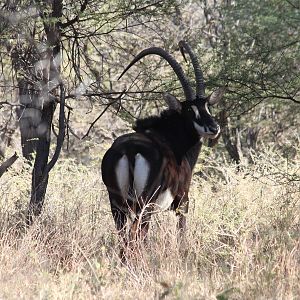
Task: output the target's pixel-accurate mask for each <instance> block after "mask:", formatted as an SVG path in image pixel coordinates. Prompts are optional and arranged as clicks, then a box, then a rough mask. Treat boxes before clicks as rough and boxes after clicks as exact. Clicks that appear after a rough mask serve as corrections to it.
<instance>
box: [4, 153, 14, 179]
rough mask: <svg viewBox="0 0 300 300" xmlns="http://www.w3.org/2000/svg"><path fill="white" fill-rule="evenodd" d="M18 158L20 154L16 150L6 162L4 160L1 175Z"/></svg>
mask: <svg viewBox="0 0 300 300" xmlns="http://www.w3.org/2000/svg"><path fill="white" fill-rule="evenodd" d="M17 159H18V155H17V153H16V152H15V154H14V155H13V156H12V157H10V158H9V159H7V160H6V161H5V162H3V163H2V164H1V165H0V177H1V176H2V175H3V174H4V173H5V172H6V171H7V170H8V168H10V167H11V166H12V164H13V163H14V162H15V161H16V160H17Z"/></svg>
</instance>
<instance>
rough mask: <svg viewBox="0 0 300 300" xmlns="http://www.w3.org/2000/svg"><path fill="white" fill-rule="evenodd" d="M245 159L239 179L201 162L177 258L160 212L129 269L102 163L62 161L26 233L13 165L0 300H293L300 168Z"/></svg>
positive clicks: (2, 220) (2, 187)
mask: <svg viewBox="0 0 300 300" xmlns="http://www.w3.org/2000/svg"><path fill="white" fill-rule="evenodd" d="M252 160H253V162H254V164H251V165H243V166H241V167H240V169H239V171H237V169H236V166H235V165H232V164H230V163H211V164H209V163H207V165H206V168H205V169H203V170H202V171H203V172H204V173H205V179H204V178H203V177H200V176H197V175H196V176H194V177H193V182H192V186H191V192H190V198H191V205H190V212H189V214H188V232H187V247H186V248H187V249H186V251H185V252H184V253H182V251H179V249H178V243H177V236H176V217H175V216H174V215H173V214H172V213H171V212H165V213H161V214H157V215H155V216H154V217H153V219H152V222H151V230H150V236H149V243H148V244H147V245H145V246H144V248H143V249H142V252H141V253H139V254H136V256H135V257H133V258H132V260H131V261H130V262H129V263H128V264H126V265H124V264H122V263H121V262H120V260H119V258H118V252H119V245H118V243H119V242H118V241H119V239H118V236H117V233H116V231H115V228H114V224H113V219H112V217H111V214H110V209H109V205H108V197H107V194H106V190H105V188H104V186H103V184H102V183H101V180H100V171H99V165H100V163H99V161H97V160H96V159H94V160H91V162H90V164H89V166H88V167H87V166H84V165H82V164H78V163H77V162H76V161H75V160H73V159H70V158H69V159H68V158H64V159H62V160H60V161H59V163H58V164H57V166H56V167H55V168H54V170H53V172H52V173H51V176H50V182H49V186H48V192H47V196H46V199H45V207H44V210H43V213H42V215H41V216H40V217H39V218H38V219H37V220H36V222H35V223H34V225H33V226H32V227H31V228H29V229H27V230H25V229H24V212H25V211H26V207H27V204H28V199H29V192H30V169H29V168H27V167H26V164H25V162H23V161H19V162H18V163H16V164H15V165H14V166H13V168H12V169H11V170H10V171H9V172H7V173H6V174H5V175H4V176H2V178H1V179H0V195H1V197H0V224H1V228H0V299H297V298H299V297H300V181H299V178H300V170H299V167H300V159H299V157H298V158H297V157H296V158H295V159H294V160H293V161H288V160H287V159H286V158H284V157H282V156H281V155H279V154H277V153H275V152H274V151H265V152H264V153H262V154H260V155H255V154H253V157H252Z"/></svg>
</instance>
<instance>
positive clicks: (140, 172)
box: [133, 153, 150, 197]
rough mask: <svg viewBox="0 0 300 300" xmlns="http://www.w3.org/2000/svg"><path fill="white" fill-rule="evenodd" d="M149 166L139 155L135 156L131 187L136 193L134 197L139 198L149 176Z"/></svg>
mask: <svg viewBox="0 0 300 300" xmlns="http://www.w3.org/2000/svg"><path fill="white" fill-rule="evenodd" d="M149 171H150V166H149V163H148V161H147V160H146V159H145V158H144V157H143V156H142V155H141V154H140V153H137V154H136V156H135V164H134V172H133V178H134V181H133V186H134V188H135V191H136V195H137V196H138V197H139V196H140V195H141V194H142V192H143V191H144V188H145V186H146V184H147V180H148V176H149Z"/></svg>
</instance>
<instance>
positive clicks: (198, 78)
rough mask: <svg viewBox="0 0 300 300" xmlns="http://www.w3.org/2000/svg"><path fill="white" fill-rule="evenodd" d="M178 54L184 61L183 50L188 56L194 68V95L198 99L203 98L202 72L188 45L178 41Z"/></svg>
mask: <svg viewBox="0 0 300 300" xmlns="http://www.w3.org/2000/svg"><path fill="white" fill-rule="evenodd" d="M178 45H179V49H180V52H181V54H182V56H183V58H184V59H185V61H187V60H186V57H185V54H184V50H185V51H186V52H187V53H188V55H189V56H190V58H191V61H192V65H193V68H194V73H195V79H196V95H197V97H198V98H205V84H204V78H203V72H202V70H201V67H200V64H199V61H198V59H197V57H196V55H195V53H194V51H193V50H192V48H191V47H190V45H189V44H188V43H187V42H186V41H180V42H179V43H178Z"/></svg>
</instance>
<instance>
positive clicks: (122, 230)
mask: <svg viewBox="0 0 300 300" xmlns="http://www.w3.org/2000/svg"><path fill="white" fill-rule="evenodd" d="M118 198H120V199H118ZM109 200H110V207H111V213H112V215H113V218H114V222H115V226H116V229H117V231H118V234H119V237H120V239H121V241H120V242H121V245H120V248H121V250H120V257H121V259H123V258H124V252H125V249H126V248H127V244H128V238H127V230H126V224H127V216H126V213H125V212H124V211H122V210H121V209H120V208H119V207H118V206H117V205H115V204H114V203H116V202H117V201H121V202H122V201H123V199H122V197H120V196H117V195H114V194H112V193H109Z"/></svg>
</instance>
